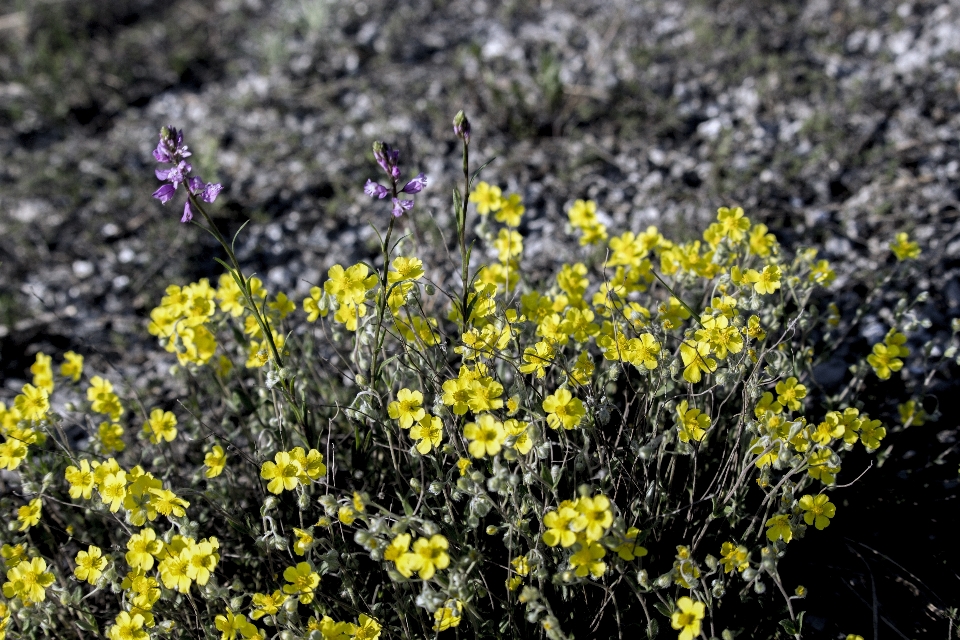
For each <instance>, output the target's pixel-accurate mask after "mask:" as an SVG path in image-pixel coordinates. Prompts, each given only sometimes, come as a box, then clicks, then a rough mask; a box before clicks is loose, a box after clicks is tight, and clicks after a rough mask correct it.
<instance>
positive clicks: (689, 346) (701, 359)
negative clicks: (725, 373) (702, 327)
mask: <svg viewBox="0 0 960 640" xmlns="http://www.w3.org/2000/svg"><path fill="white" fill-rule="evenodd" d="M709 355H710V345H709V344H707V343H706V342H687V341H684V342H681V343H680V359H681V360H682V361H683V366H684V369H683V379H684V380H686V381H687V382H689V383H691V384H696V383H698V382H700V379H701V374H700V372H701V371H702V372H704V373H713V372H714V371H716V370H717V361H716V360H714V359H713V358H710V357H709Z"/></svg>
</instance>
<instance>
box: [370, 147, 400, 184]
mask: <svg viewBox="0 0 960 640" xmlns="http://www.w3.org/2000/svg"><path fill="white" fill-rule="evenodd" d="M373 157H374V158H375V159H376V160H377V164H379V165H380V168H381V169H383V170H384V171H386V172H387V175H389V176H390V177H391V178H393V179H394V180H397V179H399V178H400V169H399V168H398V167H397V163H398V162H399V161H400V151H399V150H397V149H391V148H390V145H388V144H387V143H386V142H374V143H373Z"/></svg>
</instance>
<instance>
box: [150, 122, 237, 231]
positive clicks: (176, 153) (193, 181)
mask: <svg viewBox="0 0 960 640" xmlns="http://www.w3.org/2000/svg"><path fill="white" fill-rule="evenodd" d="M191 155H192V154H191V153H190V152H189V151H188V150H187V145H185V144H183V132H182V131H177V130H176V129H174V128H173V127H164V128H162V129H161V130H160V142H159V143H158V144H157V148H156V149H154V150H153V157H154V158H156V159H157V161H158V162H164V163H169V164H173V165H174V166H173V167H171V168H169V169H156V170H155V173H156V174H157V179H158V180H162V181H164V182H166V183H167V184H164V185H162V186H161V187H160V188H159V189H157V190H156V191H154V192H153V197H154V198H156V199H157V200H159V201H160V202H161V203H162V204H166V203H167V202H169V201H170V200H171V199H172V198H173V196H174V195H176V192H177V187H179V186H180V184H181V183H183V184H184V185H185V187H186V189H187V191H189V192H190V195H192V196H195V197H199V198H200V199H201V200H203V201H204V202H213V201H214V200H216V199H217V196H218V195H219V194H220V191H221V190H222V189H223V186H222V185H220V184H216V183H210V184H204V182H203V180H201V179H200V178H198V177H197V176H191V175H190V172H191V171H193V167H192V166H190V163H189V162H186V161H185V160H184V158H187V157H189V156H191ZM191 220H193V208H192V207H191V206H190V200H189V199H188V200H187V203H186V204H185V205H184V206H183V217H182V218H180V222H190V221H191Z"/></svg>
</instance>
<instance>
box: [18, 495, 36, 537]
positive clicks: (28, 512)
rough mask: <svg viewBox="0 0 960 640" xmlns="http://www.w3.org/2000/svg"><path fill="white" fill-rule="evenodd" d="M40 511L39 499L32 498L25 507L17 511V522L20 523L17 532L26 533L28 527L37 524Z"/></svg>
mask: <svg viewBox="0 0 960 640" xmlns="http://www.w3.org/2000/svg"><path fill="white" fill-rule="evenodd" d="M41 509H42V506H41V503H40V498H34V499H33V500H31V501H30V502H29V503H27V504H26V505H24V506H22V507H20V508H19V509H17V520H19V521H20V528H19V529H18V531H26V530H27V529H29V528H30V527H33V526H36V525H37V524H39V522H40V510H41Z"/></svg>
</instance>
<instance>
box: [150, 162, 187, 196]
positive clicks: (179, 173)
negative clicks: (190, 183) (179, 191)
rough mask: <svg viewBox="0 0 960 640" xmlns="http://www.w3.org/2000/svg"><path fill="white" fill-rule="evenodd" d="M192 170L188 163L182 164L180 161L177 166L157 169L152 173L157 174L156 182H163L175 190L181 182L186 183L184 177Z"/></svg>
mask: <svg viewBox="0 0 960 640" xmlns="http://www.w3.org/2000/svg"><path fill="white" fill-rule="evenodd" d="M192 170H193V167H192V166H190V163H189V162H184V161H183V160H181V161H180V162H179V163H178V164H177V166H175V167H172V168H170V169H157V170H155V171H154V173H156V174H157V180H164V181H166V182H169V183H170V184H172V185H173V188H174V189H176V188H177V187H178V186H180V183H181V182H185V181H186V176H187V174H188V173H190V171H192Z"/></svg>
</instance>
